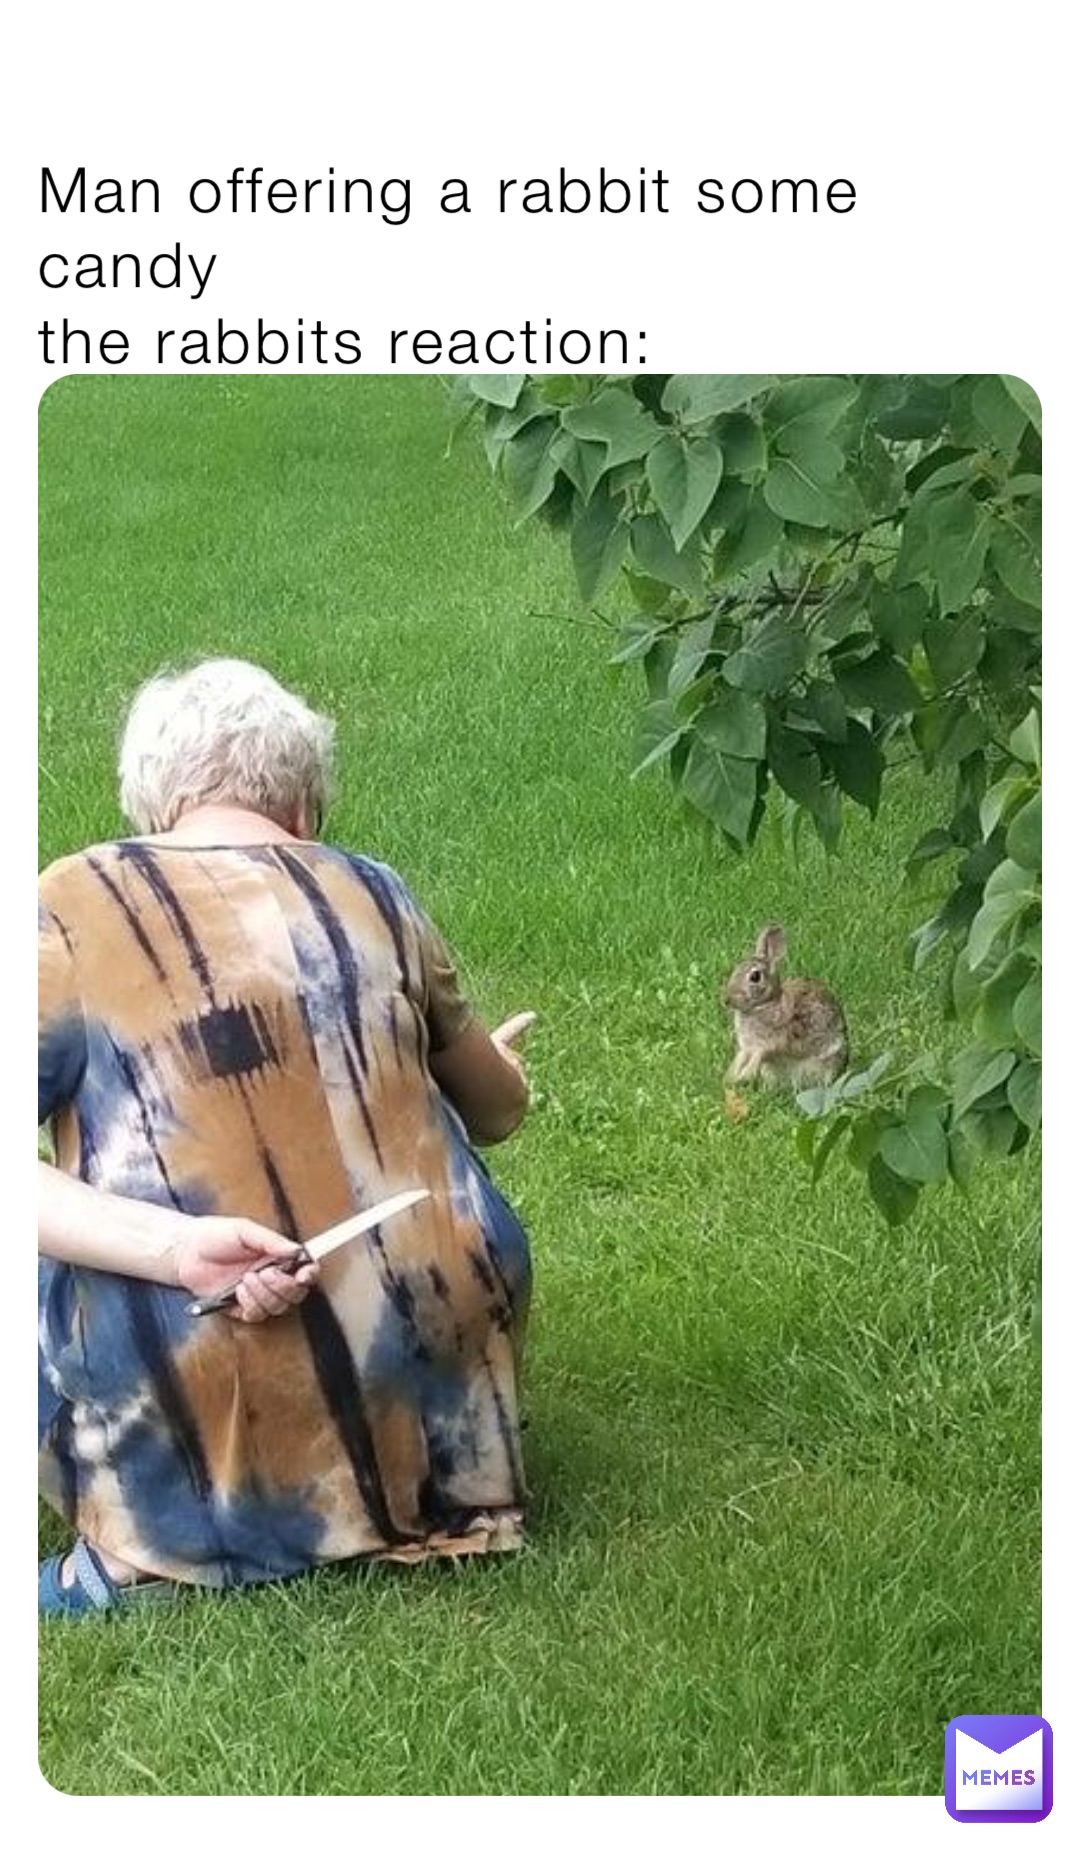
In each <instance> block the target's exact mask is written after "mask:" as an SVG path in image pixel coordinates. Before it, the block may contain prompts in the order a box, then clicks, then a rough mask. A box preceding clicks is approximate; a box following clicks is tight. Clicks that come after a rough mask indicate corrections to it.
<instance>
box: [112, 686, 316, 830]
mask: <svg viewBox="0 0 1080 1870" xmlns="http://www.w3.org/2000/svg"><path fill="white" fill-rule="evenodd" d="M333 743H334V723H333V721H331V720H328V719H327V717H326V716H325V715H322V714H315V713H313V712H312V710H311V709H310V708H309V707H308V705H307V703H306V702H305V701H302V700H301V699H300V697H299V695H291V694H290V693H289V691H288V689H285V688H282V686H281V684H280V682H276V681H275V680H274V678H273V676H272V675H270V674H269V673H268V672H267V670H265V669H260V668H257V667H256V666H255V664H254V663H251V662H238V661H233V660H232V659H230V658H227V657H221V658H217V659H214V660H212V661H209V662H200V663H197V664H196V666H195V667H194V668H192V669H187V670H185V671H183V672H181V673H179V674H173V673H165V674H162V675H155V676H154V677H153V679H152V680H151V681H149V682H146V683H145V684H144V686H143V687H142V688H140V689H139V692H138V694H137V695H136V696H135V699H134V701H133V702H132V704H131V709H130V712H129V714H128V717H127V721H126V723H125V726H124V732H123V736H122V739H121V743H120V803H121V805H122V807H123V809H124V813H125V815H126V817H127V818H128V819H130V821H131V823H132V824H133V825H134V826H135V828H136V830H138V831H142V832H148V831H169V830H171V829H172V827H173V825H174V824H175V823H176V821H177V819H178V818H179V817H180V815H181V813H182V812H184V811H190V810H191V808H192V807H193V806H196V805H209V804H215V805H239V806H243V807H246V809H247V810H248V811H253V812H262V813H263V814H264V816H265V817H267V818H272V819H273V820H274V822H275V823H276V824H281V825H284V826H286V827H287V828H289V829H292V828H293V827H295V826H296V825H297V824H298V822H299V821H300V819H301V818H303V819H305V820H306V821H307V822H308V824H309V825H310V826H311V827H312V828H313V829H314V828H316V827H317V826H318V824H319V821H320V819H321V817H322V813H323V808H324V806H325V804H326V799H327V793H328V790H329V785H330V777H331V756H332V751H333Z"/></svg>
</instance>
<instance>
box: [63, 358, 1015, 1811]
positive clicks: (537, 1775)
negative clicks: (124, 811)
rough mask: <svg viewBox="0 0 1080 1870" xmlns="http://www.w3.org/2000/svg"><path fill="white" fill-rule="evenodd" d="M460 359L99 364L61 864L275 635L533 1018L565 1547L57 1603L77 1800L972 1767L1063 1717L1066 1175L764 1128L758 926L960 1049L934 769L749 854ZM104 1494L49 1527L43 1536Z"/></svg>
mask: <svg viewBox="0 0 1080 1870" xmlns="http://www.w3.org/2000/svg"><path fill="white" fill-rule="evenodd" d="M444 439H445V420H444V411H443V407H442V401H441V394H440V391H439V389H438V386H437V385H435V384H433V383H431V382H429V381H421V380H416V379H403V378H396V379H377V378H373V379H367V380H364V379H357V380H347V379H336V378H319V377H312V378H298V377H294V378H282V379H277V380H272V379H270V378H257V377H249V378H237V379H215V378H208V379H204V380H201V381H199V380H187V379H179V378H176V379H170V378H159V379H140V378H137V377H126V378H125V377H119V378H115V379H100V378H90V377H82V378H69V379H67V380H65V381H63V382H61V383H60V384H58V385H57V386H55V387H54V388H53V389H51V390H50V391H49V393H48V395H47V397H46V399H45V402H44V405H43V408H42V417H41V443H42V558H41V569H42V620H43V621H42V637H41V695H42V704H43V718H42V743H41V745H42V761H43V776H42V782H41V836H42V856H43V859H48V858H51V857H53V856H55V855H57V854H58V853H59V852H61V851H63V850H66V849H70V848H73V847H75V846H77V845H79V844H81V843H84V842H87V841H90V840H92V839H94V838H98V837H102V836H108V835H110V834H112V832H113V831H114V830H115V828H116V824H117V818H116V811H115V807H114V802H113V800H114V790H113V778H112V753H113V745H114V738H115V731H116V725H117V722H118V719H119V717H120V714H121V712H122V709H123V705H124V703H125V701H126V699H127V698H128V697H129V695H130V692H131V690H132V688H133V686H134V684H135V683H136V682H137V680H139V679H140V678H141V677H143V676H144V675H145V674H147V673H149V672H150V671H152V670H153V669H154V668H155V667H157V666H159V665H160V664H162V663H164V662H167V661H170V660H175V659H177V658H183V657H189V656H191V655H194V654H198V653H203V652H209V653H222V652H225V653H235V654H240V655H247V656H251V657H254V658H256V659H259V660H263V661H266V662H267V663H269V664H270V665H271V666H272V667H273V668H274V669H275V670H276V671H277V672H278V673H279V674H280V675H281V676H282V678H283V679H284V680H285V681H287V682H291V683H294V684H295V685H297V686H298V687H299V688H300V689H301V690H303V691H305V692H306V693H307V694H308V695H309V696H310V697H311V698H312V699H314V700H316V701H317V702H318V703H320V704H322V705H324V706H326V707H327V708H329V709H330V710H332V711H333V712H335V713H336V714H337V715H338V717H339V720H340V724H341V743H342V761H341V766H342V773H341V782H342V783H341V795H340V800H339V803H338V805H337V807H336V810H335V812H334V815H333V821H332V823H331V825H330V827H329V834H330V835H331V836H332V837H334V838H336V839H337V840H338V841H340V842H344V843H349V844H352V845H354V846H357V847H360V848H363V849H367V850H369V851H373V852H374V853H376V854H378V855H381V856H383V857H385V858H387V859H388V860H389V861H391V862H393V863H395V864H396V865H397V866H398V867H399V868H400V869H401V870H402V871H403V872H404V874H405V875H406V876H407V877H408V878H409V880H410V882H411V883H412V885H413V887H414V889H415V890H416V892H417V894H418V895H419V897H420V898H421V900H422V901H424V902H425V903H426V905H427V906H428V907H429V908H430V910H431V911H432V912H433V914H434V915H435V916H436V918H437V919H438V921H439V922H440V923H441V924H442V926H443V928H444V929H445V931H446V932H447V934H448V936H449V938H450V940H451V942H452V943H453V945H454V946H455V947H456V949H457V950H458V952H459V953H460V954H461V956H462V957H463V960H464V963H465V967H466V971H467V974H468V977H469V980H470V982H471V985H472V987H473V990H474V994H475V997H476V999H477V1001H478V1004H479V1006H480V1008H481V1010H482V1011H483V1012H484V1013H485V1014H486V1015H487V1016H488V1017H490V1018H491V1019H492V1020H494V1019H495V1018H497V1017H501V1016H504V1015H506V1014H508V1013H511V1012H514V1011H516V1010H518V1009H519V1008H521V1007H524V1006H534V1007H536V1008H537V1009H538V1012H539V1015H540V1017H539V1019H538V1022H537V1025H536V1028H535V1031H534V1033H533V1035H532V1036H531V1038H530V1042H529V1050H530V1057H531V1060H532V1063H533V1068H534V1074H535V1085H536V1105H535V1111H534V1114H533V1116H532V1117H531V1119H530V1121H529V1123H528V1125H527V1126H526V1128H525V1130H524V1131H523V1132H522V1134H521V1135H520V1136H519V1137H518V1138H516V1139H515V1140H514V1141H513V1142H512V1143H511V1144H509V1145H506V1146H504V1147H503V1148H502V1149H500V1150H499V1151H498V1152H497V1154H496V1155H495V1156H494V1158H493V1162H494V1166H495V1168H496V1172H497V1174H498V1175H499V1177H500V1179H501V1180H502V1182H503V1184H504V1185H505V1186H506V1188H507V1190H508V1192H509V1193H510V1194H511V1196H512V1198H513V1199H514V1200H515V1202H516V1203H517V1204H518V1206H519V1207H520V1209H521V1211H522V1212H523V1214H524V1216H525V1218H526V1220H527V1222H528V1224H529V1227H530V1229H531V1233H532V1237H533V1244H534V1253H535V1260H536V1274H537V1296H536V1302H535V1309H534V1315H533V1323H532V1329H531V1335H530V1349H529V1364H528V1372H527V1378H528V1381H527V1391H528V1394H527V1411H528V1417H529V1427H528V1430H527V1436H526V1442H527V1455H528V1467H529V1474H530V1480H531V1485H532V1490H533V1502H532V1531H533V1539H532V1544H531V1547H530V1549H529V1550H528V1551H527V1552H526V1553H525V1554H524V1555H523V1556H521V1557H520V1558H516V1559H511V1560H505V1561H493V1562H489V1563H488V1564H479V1565H476V1566H465V1567H461V1568H458V1569H456V1570H442V1569H440V1570H428V1571H423V1572H418V1573H410V1574H408V1575H400V1574H398V1573H396V1572H387V1571H380V1570H378V1569H372V1570H368V1571H360V1572H358V1571H357V1570H355V1569H353V1568H350V1567H345V1568H342V1569H339V1570H335V1571H333V1572H327V1573H324V1574H320V1575H318V1576H312V1577H309V1578H306V1579H304V1580H301V1581H299V1582H298V1583H296V1584H293V1585H290V1586H272V1587H268V1588H266V1589H262V1590H258V1591H255V1592H252V1593H249V1594H247V1595H244V1596H241V1597H237V1598H235V1599H232V1600H229V1599H224V1600H220V1601H206V1600H203V1599H192V1600H189V1601H187V1602H185V1603H184V1604H182V1605H178V1606H177V1607H175V1608H168V1609H164V1610H162V1609H158V1610H154V1611H147V1612H145V1613H143V1614H141V1615H140V1616H138V1617H133V1618H131V1619H129V1620H127V1621H125V1620H123V1619H117V1620H113V1621H110V1622H107V1623H104V1624H101V1625H93V1626H89V1627H88V1626H85V1625H84V1626H82V1627H78V1626H74V1627H71V1628H62V1627H46V1628H43V1630H42V1632H41V1676H42V1690H41V1762H42V1767H43V1770H44V1772H45V1774H46V1776H47V1778H48V1779H49V1780H50V1781H51V1782H52V1784H53V1785H55V1786H56V1787H58V1788H60V1789H61V1790H63V1791H66V1792H73V1793H145V1792H155V1791H156V1792H168V1793H177V1794H179V1793H229V1792H234V1793H235V1792H242V1793H403V1792H419V1793H437V1792H444V1793H458V1794H463V1793H482V1792H502V1793H547V1794H550V1793H605V1794H613V1793H661V1792H664V1793H698V1794H701V1793H717V1792H738V1793H749V1794H753V1793H774V1794H775V1793H786V1794H798V1793H883V1792H884V1793H890V1792H892V1793H924V1794H929V1793H935V1794H936V1793H939V1791H940V1779H941V1743H942V1730H943V1728H944V1726H945V1724H946V1722H947V1721H948V1720H949V1719H950V1718H951V1717H952V1716H953V1715H955V1714H957V1713H960V1712H970V1711H980V1710H981V1711H987V1712H990V1711H997V1710H1001V1709H1017V1708H1019V1709H1024V1708H1029V1707H1030V1708H1035V1707H1038V1705H1039V1700H1040V1688H1039V1605H1038V1565H1039V1524H1038V1504H1037V1490H1038V1413H1039V1387H1038V1369H1037V1362H1036V1348H1035V1338H1034V1332H1033V1324H1032V1319H1033V1309H1034V1298H1035V1279H1036V1265H1037V1239H1036V1228H1037V1211H1038V1182H1037V1170H1036V1166H1035V1165H1034V1164H1033V1163H1032V1162H1027V1163H1023V1162H1021V1163H1007V1164H1004V1165H998V1166H996V1167H994V1168H993V1169H992V1170H989V1171H988V1172H987V1173H986V1174H985V1175H983V1176H982V1178H981V1179H980V1182H979V1185H978V1188H977V1191H976V1193H975V1195H974V1196H973V1198H971V1199H970V1200H963V1199H962V1198H961V1197H960V1196H959V1195H957V1194H956V1193H954V1192H952V1191H944V1192H942V1193H941V1194H940V1196H937V1197H935V1198H934V1199H933V1200H932V1201H928V1202H924V1203H923V1205H922V1206H921V1208H920V1210H919V1212H918V1215H917V1216H916V1219H915V1220H914V1222H913V1223H912V1224H911V1225H909V1226H908V1227H907V1228H905V1229H904V1230H903V1231H902V1232H901V1233H899V1234H895V1235H894V1234H890V1233H889V1232H888V1231H887V1230H886V1228H885V1227H884V1225H883V1223H882V1222H881V1221H880V1220H879V1219H878V1217H877V1215H876V1213H875V1211H874V1210H873V1209H872V1208H871V1207H870V1205H869V1204H868V1202H867V1200H866V1199H865V1196H864V1194H863V1192H862V1188H861V1185H860V1183H859V1181H858V1180H857V1178H856V1177H854V1176H853V1175H852V1174H850V1173H849V1172H848V1170H847V1168H846V1166H844V1165H842V1164H839V1163H838V1164H837V1165H836V1166H835V1167H834V1169H833V1170H832V1171H831V1172H830V1175H829V1176H828V1178H827V1179H826V1181H825V1183H824V1184H823V1185H822V1187H821V1189H820V1190H819V1191H818V1192H817V1193H816V1194H813V1195H812V1194H811V1193H810V1191H809V1188H808V1184H807V1181H806V1178H805V1173H804V1171H803V1169H802V1168H801V1166H800V1164H799V1163H798V1161H797V1160H796V1158H795V1156H794V1153H793V1149H792V1144H791V1108H790V1105H789V1104H788V1103H787V1102H786V1101H785V1100H784V1099H783V1098H782V1097H765V1096H760V1095H758V1096H755V1097H754V1098H753V1100H752V1109H751V1114H750V1116H749V1118H748V1119H747V1120H746V1121H745V1122H743V1123H740V1124H732V1123H730V1122H728V1121H727V1120H725V1117H724V1114H723V1108H722V1097H721V1094H720V1077H721V1073H722V1070H723V1067H724V1064H725V1062H726V1056H727V1052H728V1046H729V1035H728V1033H727V1031H726V1030H725V1027H724V1025H723V1024H722V1022H721V1018H720V1015H719V1011H718V1007H717V1003H716V987H717V982H718V980H719V978H720V976H721V975H722V974H723V973H724V972H725V971H726V969H727V967H728V966H729V965H730V964H731V963H732V962H733V961H734V960H736V959H738V958H740V956H741V955H742V954H743V952H744V951H745V947H746V944H747V941H748V939H749V938H750V937H751V936H752V934H753V932H754V931H755V929H756V928H757V927H758V925H759V924H760V923H761V922H762V921H764V920H767V919H771V918H774V917H775V918H777V919H782V920H784V921H786V922H787V923H788V925H789V929H790V933H791V941H792V951H793V952H792V961H793V964H794V966H795V967H796V968H798V969H799V970H800V971H806V972H809V973H821V974H823V975H825V976H826V977H827V978H829V979H830V980H832V981H833V982H834V984H835V985H836V986H837V988H838V989H839V990H840V991H841V993H842V995H843V996H844V998H845V1001H846V1003H847V1006H848V1010H849V1015H850V1023H851V1026H852V1032H853V1038H854V1044H855V1048H856V1052H857V1053H858V1054H860V1055H862V1056H870V1055H872V1054H873V1053H874V1052H875V1051H878V1050H881V1049H882V1047H883V1046H886V1045H891V1046H896V1047H900V1048H903V1049H905V1050H907V1049H909V1048H910V1049H911V1050H916V1049H919V1048H921V1047H922V1046H923V1045H924V1044H927V1043H929V1044H933V1043H935V1042H937V1041H938V1040H939V1039H940V1036H941V1035H940V1024H939V1018H938V1012H937V1006H936V1000H935V991H934V983H933V982H932V981H931V982H923V981H922V980H921V979H920V980H919V981H918V982H916V981H913V979H912V978H911V976H910V975H908V974H907V973H906V972H905V970H904V967H903V964H902V945H903V944H902V937H903V934H904V932H905V930H906V929H907V928H908V927H909V926H911V925H912V923H914V922H916V921H918V920H919V919H920V916H919V914H918V906H917V905H916V904H914V903H912V902H911V901H910V900H909V898H907V897H906V896H905V894H904V892H903V890H902V888H901V886H900V884H899V877H900V870H901V862H902V857H903V854H904V852H905V850H906V848H907V847H908V846H909V844H910V843H911V842H912V840H913V837H914V835H915V833H916V830H917V828H918V827H919V826H920V825H921V823H922V816H921V814H922V811H923V810H924V807H923V806H922V805H921V803H920V798H919V793H918V789H917V787H916V786H913V785H912V784H910V783H909V784H908V785H907V786H906V787H903V788H900V787H898V788H897V789H896V790H895V792H894V793H893V795H892V796H891V797H890V799H889V801H888V804H887V806H886V808H885V809H884V811H883V813H882V815H881V817H880V819H879V820H878V822H877V824H875V825H870V824H868V823H866V822H865V821H861V820H856V819H852V822H851V824H850V826H849V827H848V829H847V832H846V834H845V845H844V850H843V853H842V855H841V857H840V859H839V860H834V861H832V862H830V861H828V860H826V859H825V858H824V856H823V855H822V854H821V853H820V852H819V851H818V850H817V849H816V848H813V847H812V846H811V845H809V844H807V845H806V846H805V848H804V849H803V850H802V851H801V852H800V854H799V856H798V860H797V861H796V860H795V859H794V858H793V857H792V855H791V853H790V852H789V851H787V850H786V849H785V847H784V844H783V842H782V841H781V840H780V839H779V838H778V837H774V836H770V835H766V836H765V838H764V839H763V842H762V844H761V846H760V848H759V850H758V851H757V852H756V853H755V854H754V855H753V856H752V857H751V858H750V859H748V860H746V861H742V862H735V861H731V860H729V859H727V858H724V857H721V856H720V855H719V853H718V852H717V851H716V849H715V848H714V847H713V846H711V844H710V842H709V840H708V838H707V836H705V835H703V834H702V831H701V829H700V828H699V827H698V826H697V825H695V824H692V823H689V822H687V821H686V820H685V819H683V818H682V817H681V816H680V814H679V812H678V810H677V808H676V805H675V802H674V799H673V796H672V794H671V791H670V788H669V787H668V786H667V784H666V782H665V781H664V779H663V778H662V777H661V776H659V775H657V774H650V775H647V776H646V777H645V778H643V779H642V780H641V781H640V782H639V783H637V784H635V785H630V784H629V783H628V781H627V771H628V766H629V758H628V745H629V738H630V733H631V728H632V723H633V717H634V713H635V709H636V706H637V702H638V694H637V688H636V677H635V676H633V675H628V674H626V673H625V672H622V671H617V670H615V669H613V668H611V667H610V666H609V665H608V663H607V661H606V654H605V650H606V644H605V638H604V634H603V632H602V630H601V629H600V628H599V627H598V626H597V625H595V624H590V623H583V622H579V621H574V617H575V615H576V613H577V611H578V608H579V607H578V605H577V602H576V599H575V596H574V593H573V591H572V589H571V587H570V583H569V580H568V576H567V572H566V567H565V563H564V554H563V551H562V549H561V547H560V546H559V545H558V544H557V543H555V542H552V541H550V540H549V539H548V538H547V537H546V535H544V534H542V533H541V532H539V531H534V530H530V529H529V528H528V527H527V528H525V529H524V530H523V531H522V532H520V533H517V534H515V533H512V532H511V530H510V526H509V522H508V518H507V514H506V512H505V510H504V509H503V507H502V505H501V502H500V500H499V498H498V496H497V494H496V493H495V491H494V489H493V488H492V486H491V484H490V482H489V479H488V476H487V472H486V468H485V467H484V465H483V462H482V461H481V460H480V459H479V458H478V457H477V456H475V455H474V453H473V451H472V449H471V448H470V447H469V446H468V445H467V444H463V445H460V446H459V448H458V449H457V451H456V452H455V453H454V455H453V456H452V457H451V459H450V460H446V459H444V457H443V444H444ZM61 1536H62V1529H61V1528H59V1527H58V1526H57V1524H56V1523H55V1522H54V1521H52V1520H50V1519H48V1517H46V1523H45V1526H44V1532H43V1538H44V1544H45V1549H50V1548H53V1547H55V1546H57V1545H58V1544H59V1542H60V1539H61Z"/></svg>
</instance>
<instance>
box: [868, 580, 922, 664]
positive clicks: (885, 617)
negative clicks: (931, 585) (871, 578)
mask: <svg viewBox="0 0 1080 1870" xmlns="http://www.w3.org/2000/svg"><path fill="white" fill-rule="evenodd" d="M927 611H928V599H927V596H926V592H925V591H924V590H923V588H922V586H921V585H919V584H909V585H905V586H904V588H903V589H902V590H894V589H893V588H892V587H885V588H882V586H881V585H878V584H875V585H874V587H873V589H872V591H871V596H870V617H871V620H872V622H873V625H874V628H875V630H876V631H877V633H878V635H879V637H880V638H881V639H882V641H883V642H884V643H886V644H888V646H889V648H890V649H893V650H895V651H896V653H897V655H899V656H906V655H907V653H908V651H909V650H911V649H914V647H915V645H916V643H917V642H918V641H919V639H920V637H921V636H922V633H923V631H924V629H925V628H926V621H927Z"/></svg>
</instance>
